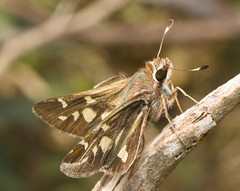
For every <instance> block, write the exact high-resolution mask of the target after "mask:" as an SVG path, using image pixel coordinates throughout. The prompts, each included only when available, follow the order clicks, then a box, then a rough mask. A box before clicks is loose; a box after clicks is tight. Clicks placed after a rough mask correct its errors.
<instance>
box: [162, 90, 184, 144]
mask: <svg viewBox="0 0 240 191" xmlns="http://www.w3.org/2000/svg"><path fill="white" fill-rule="evenodd" d="M162 101H163V108H164V111H165V117H166V119H167V120H168V122H169V124H170V129H171V131H172V132H173V133H174V134H175V135H176V136H177V138H178V140H179V141H180V142H181V143H182V145H183V146H184V147H185V148H186V147H187V146H186V144H185V143H184V142H183V141H182V140H181V139H180V138H179V136H178V134H177V133H176V131H175V130H174V125H173V123H172V120H171V117H170V115H169V114H168V108H167V103H166V97H165V96H164V95H162Z"/></svg>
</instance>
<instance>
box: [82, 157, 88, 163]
mask: <svg viewBox="0 0 240 191" xmlns="http://www.w3.org/2000/svg"><path fill="white" fill-rule="evenodd" d="M87 160H88V157H86V158H84V159H82V161H81V162H80V164H83V163H85V162H87Z"/></svg>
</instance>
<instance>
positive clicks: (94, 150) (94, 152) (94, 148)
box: [92, 145, 97, 156]
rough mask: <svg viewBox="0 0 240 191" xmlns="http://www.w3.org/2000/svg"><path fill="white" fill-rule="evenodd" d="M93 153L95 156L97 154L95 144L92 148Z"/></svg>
mask: <svg viewBox="0 0 240 191" xmlns="http://www.w3.org/2000/svg"><path fill="white" fill-rule="evenodd" d="M92 152H93V155H94V156H96V154H97V145H95V146H94V147H93V149H92Z"/></svg>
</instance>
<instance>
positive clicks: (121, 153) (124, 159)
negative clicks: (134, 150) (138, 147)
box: [117, 145, 128, 163]
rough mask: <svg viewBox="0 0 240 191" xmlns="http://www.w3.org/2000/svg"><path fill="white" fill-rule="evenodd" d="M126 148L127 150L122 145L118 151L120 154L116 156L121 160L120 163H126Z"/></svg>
mask: <svg viewBox="0 0 240 191" xmlns="http://www.w3.org/2000/svg"><path fill="white" fill-rule="evenodd" d="M126 148H127V146H126V145H124V146H123V147H122V149H121V150H120V152H119V153H118V155H117V156H118V157H119V158H120V159H122V161H123V162H124V163H126V162H127V158H128V152H127V151H126Z"/></svg>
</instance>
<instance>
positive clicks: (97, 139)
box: [61, 100, 149, 177]
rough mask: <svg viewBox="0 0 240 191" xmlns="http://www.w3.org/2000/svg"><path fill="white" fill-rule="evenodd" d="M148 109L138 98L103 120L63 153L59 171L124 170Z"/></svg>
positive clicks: (134, 152)
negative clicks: (66, 152) (64, 155)
mask: <svg viewBox="0 0 240 191" xmlns="http://www.w3.org/2000/svg"><path fill="white" fill-rule="evenodd" d="M148 110H149V108H148V105H146V103H145V102H144V101H142V100H137V101H135V102H132V103H129V104H128V105H127V106H126V107H124V108H122V109H121V110H119V111H117V112H116V113H114V115H112V116H110V117H109V118H107V119H106V120H103V122H102V123H101V124H99V126H97V127H96V128H95V129H94V130H93V131H92V132H90V133H89V134H88V135H87V136H86V137H85V138H84V139H83V140H82V141H81V142H80V143H79V144H77V145H76V146H75V147H74V148H73V150H72V151H71V152H70V153H69V154H68V155H67V156H66V158H65V159H64V160H63V162H62V164H61V170H62V171H63V172H64V173H65V174H66V175H68V176H70V177H85V176H90V175H92V174H94V173H96V172H98V171H106V172H107V173H120V174H122V173H124V172H126V170H127V169H128V168H129V167H130V166H131V164H132V163H133V161H134V159H135V158H136V155H137V151H138V147H139V144H140V139H141V135H142V132H143V127H144V126H145V123H146V119H147V116H148Z"/></svg>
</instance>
